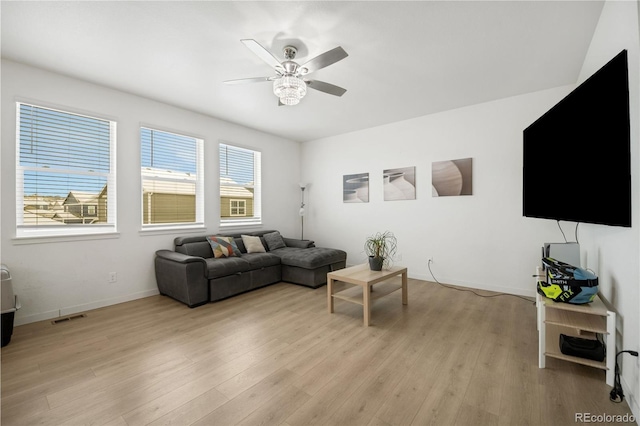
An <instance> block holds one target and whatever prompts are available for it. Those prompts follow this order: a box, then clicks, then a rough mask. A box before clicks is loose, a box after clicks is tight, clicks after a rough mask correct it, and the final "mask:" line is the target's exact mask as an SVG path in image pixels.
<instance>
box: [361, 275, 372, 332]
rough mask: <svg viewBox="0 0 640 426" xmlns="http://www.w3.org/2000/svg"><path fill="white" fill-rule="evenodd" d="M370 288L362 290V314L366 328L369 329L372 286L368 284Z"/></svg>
mask: <svg viewBox="0 0 640 426" xmlns="http://www.w3.org/2000/svg"><path fill="white" fill-rule="evenodd" d="M367 287H369V288H363V289H362V299H363V300H362V302H363V304H362V314H363V316H364V326H365V327H368V326H369V322H371V291H370V288H371V285H368V284H367Z"/></svg>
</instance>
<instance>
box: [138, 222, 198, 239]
mask: <svg viewBox="0 0 640 426" xmlns="http://www.w3.org/2000/svg"><path fill="white" fill-rule="evenodd" d="M206 231H207V228H206V227H205V226H204V225H203V224H198V225H192V226H176V225H172V226H154V227H149V228H142V229H141V230H140V231H139V234H140V235H141V236H148V235H167V234H176V233H181V234H185V233H187V234H188V233H193V234H196V233H199V234H201V233H203V232H206Z"/></svg>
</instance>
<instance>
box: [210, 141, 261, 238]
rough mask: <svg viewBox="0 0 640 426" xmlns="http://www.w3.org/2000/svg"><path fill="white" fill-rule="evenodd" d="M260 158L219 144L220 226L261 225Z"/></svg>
mask: <svg viewBox="0 0 640 426" xmlns="http://www.w3.org/2000/svg"><path fill="white" fill-rule="evenodd" d="M260 171H261V154H260V152H259V151H254V150H251V149H247V148H241V147H238V146H234V145H229V144H227V143H220V225H221V226H231V225H253V224H260V223H261V202H260V201H261V188H260V186H261V185H260V182H261V179H260V174H261V173H260Z"/></svg>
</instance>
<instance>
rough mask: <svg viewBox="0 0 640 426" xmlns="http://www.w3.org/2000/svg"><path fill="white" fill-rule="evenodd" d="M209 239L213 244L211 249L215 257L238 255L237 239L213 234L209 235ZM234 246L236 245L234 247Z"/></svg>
mask: <svg viewBox="0 0 640 426" xmlns="http://www.w3.org/2000/svg"><path fill="white" fill-rule="evenodd" d="M207 241H209V244H211V251H213V257H215V258H221V257H232V256H236V255H237V254H236V253H237V252H238V247H237V246H236V243H235V241H233V238H230V237H219V236H211V237H207ZM234 246H236V247H235V248H234Z"/></svg>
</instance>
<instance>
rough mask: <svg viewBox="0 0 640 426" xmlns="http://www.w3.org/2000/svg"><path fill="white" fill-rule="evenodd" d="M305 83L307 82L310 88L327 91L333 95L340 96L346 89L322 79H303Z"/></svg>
mask: <svg viewBox="0 0 640 426" xmlns="http://www.w3.org/2000/svg"><path fill="white" fill-rule="evenodd" d="M305 83H307V86H308V87H310V88H311V89H315V90H319V91H321V92H324V93H328V94H330V95H334V96H342V95H344V94H345V92H346V91H347V89H343V88H342V87H340V86H336V85H334V84H330V83H325V82H324V81H320V80H305Z"/></svg>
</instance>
